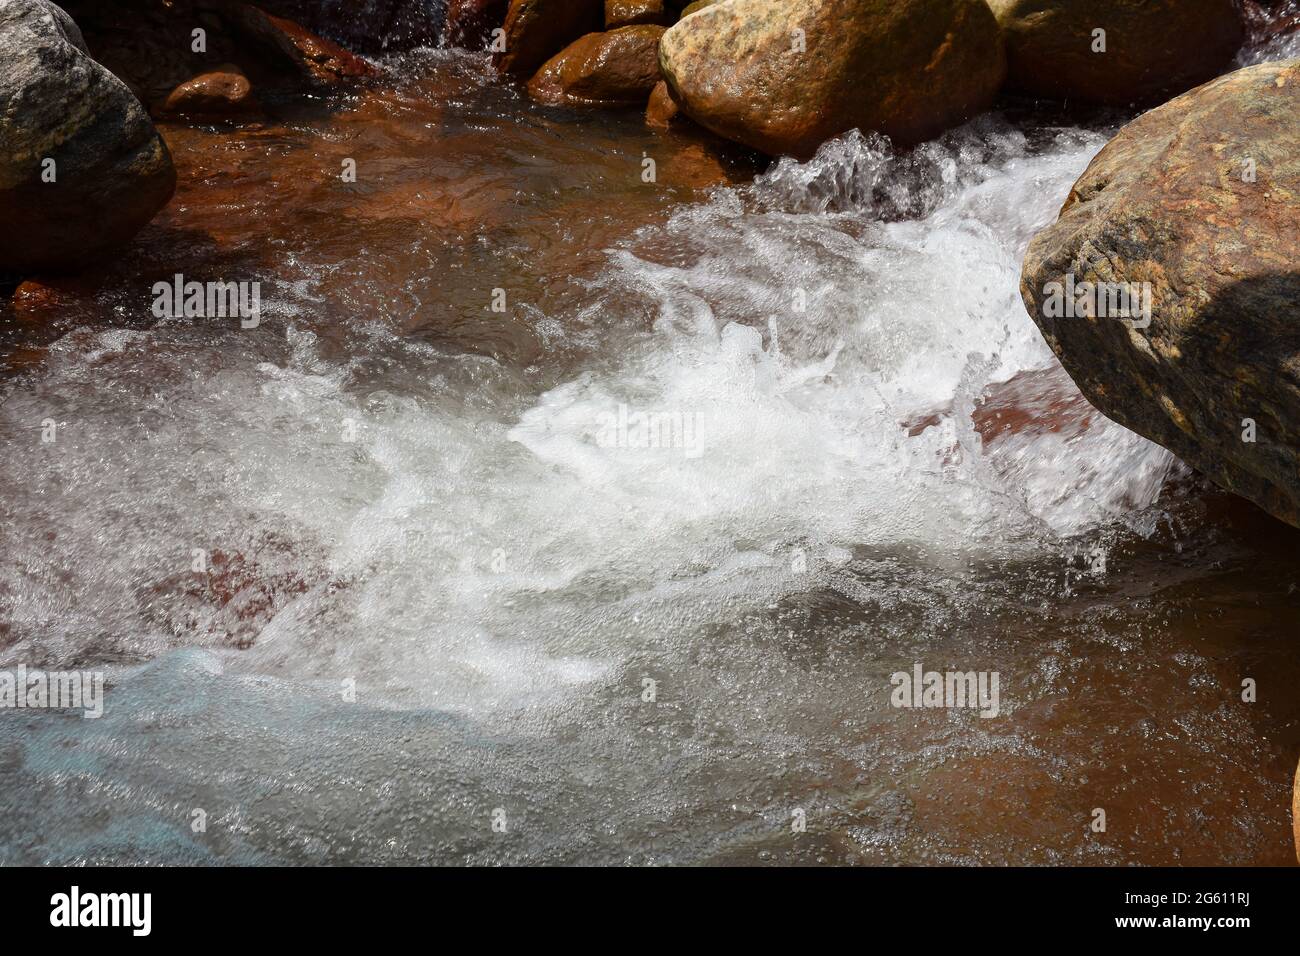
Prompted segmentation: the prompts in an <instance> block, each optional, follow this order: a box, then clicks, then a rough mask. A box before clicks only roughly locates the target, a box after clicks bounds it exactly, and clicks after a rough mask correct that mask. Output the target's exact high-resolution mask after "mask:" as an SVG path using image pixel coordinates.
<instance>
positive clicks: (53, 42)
mask: <svg viewBox="0 0 1300 956" xmlns="http://www.w3.org/2000/svg"><path fill="white" fill-rule="evenodd" d="M49 160H52V161H53V164H52V165H51V164H50V163H49V162H47V161H49ZM51 175H52V176H53V181H52V182H49V181H45V180H47V179H49V178H50V176H51ZM175 188H176V172H175V170H174V169H173V167H172V161H171V156H170V155H169V154H168V152H167V147H166V146H165V145H164V143H163V141H162V138H161V137H160V136H159V135H158V131H157V130H156V129H154V126H153V123H152V122H150V120H149V114H148V113H147V112H146V111H145V109H144V107H143V106H141V104H140V102H139V100H137V99H136V98H135V96H134V95H132V93H131V91H130V90H129V89H127V87H126V85H125V84H124V83H122V81H121V80H119V79H118V78H117V77H115V76H114V75H113V74H112V73H110V72H109V71H108V70H106V69H104V68H103V67H102V66H100V65H99V64H98V63H96V62H95V61H94V60H92V59H91V58H90V55H89V53H88V52H87V50H86V45H85V41H84V40H83V39H82V36H81V32H80V31H79V30H78V29H77V25H76V24H75V23H73V22H72V19H71V18H70V17H69V16H68V15H67V14H66V13H64V12H63V10H62V9H61V8H59V7H57V6H55V5H54V4H53V3H49V2H47V0H5V2H4V3H2V4H0V272H4V273H11V274H19V275H21V274H27V273H33V272H62V271H72V270H75V269H78V268H80V267H82V266H84V265H86V264H88V263H90V262H93V261H94V260H96V259H100V258H103V257H105V256H107V255H108V254H110V253H111V252H113V251H114V250H115V249H117V248H119V247H120V246H122V245H124V244H125V243H127V242H128V241H129V240H130V239H131V237H132V236H134V235H135V234H136V233H137V232H138V231H139V230H140V228H141V227H142V226H144V225H145V223H147V222H148V221H149V220H150V219H152V218H153V216H154V214H155V213H157V212H158V210H159V209H161V208H162V207H163V206H165V205H166V204H167V202H168V200H170V199H171V196H172V193H173V191H174V190H175Z"/></svg>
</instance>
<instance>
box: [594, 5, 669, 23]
mask: <svg viewBox="0 0 1300 956" xmlns="http://www.w3.org/2000/svg"><path fill="white" fill-rule="evenodd" d="M668 22H669V13H668V11H667V10H666V9H665V8H664V0H605V29H606V30H616V29H618V28H619V27H632V26H637V25H638V24H644V23H651V24H658V25H659V26H664V27H666V26H667V25H668Z"/></svg>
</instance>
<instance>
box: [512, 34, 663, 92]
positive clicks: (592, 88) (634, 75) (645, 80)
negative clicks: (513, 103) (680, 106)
mask: <svg viewBox="0 0 1300 956" xmlns="http://www.w3.org/2000/svg"><path fill="white" fill-rule="evenodd" d="M663 34H664V28H663V27H658V26H635V27H620V28H619V29H617V30H610V31H608V32H607V33H589V34H587V35H586V36H585V37H582V38H581V39H580V40H576V41H574V42H573V43H571V44H569V46H567V47H565V48H564V49H563V50H561V51H560V52H559V53H557V54H556V55H555V56H554V57H552V58H551V59H550V60H549V61H547V63H546V64H545V65H544V66H543V67H542V68H541V69H540V70H538V71H537V75H536V76H534V77H533V78H532V80H531V81H530V82H529V84H528V92H529V94H530V95H531V96H532V97H533V98H534V99H536V100H538V101H539V102H542V103H549V104H553V105H567V106H640V105H641V104H642V103H644V102H645V101H646V97H647V96H649V95H650V91H651V90H652V89H654V86H655V84H656V83H657V82H659V59H658V51H659V38H660V37H662V36H663Z"/></svg>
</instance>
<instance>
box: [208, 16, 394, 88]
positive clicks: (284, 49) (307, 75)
mask: <svg viewBox="0 0 1300 956" xmlns="http://www.w3.org/2000/svg"><path fill="white" fill-rule="evenodd" d="M232 16H233V17H234V19H235V22H236V24H237V29H239V30H240V32H242V33H243V34H244V35H245V36H247V37H248V38H249V39H251V40H252V41H253V42H255V43H260V44H261V45H262V46H263V48H264V49H267V50H269V51H271V52H273V53H276V54H278V55H279V56H280V57H281V58H282V60H283V62H284V63H285V64H286V65H288V66H290V67H291V68H293V69H295V70H296V71H297V72H298V73H299V75H300V76H301V77H302V78H303V79H304V80H306V81H307V82H308V83H311V84H313V85H315V86H334V85H337V84H338V83H339V82H340V81H343V80H352V79H357V78H359V77H363V76H370V75H371V74H373V73H374V72H375V69H374V67H372V66H371V65H370V64H369V63H367V62H366V61H365V60H363V59H361V57H359V56H357V55H356V54H354V53H351V52H349V51H348V50H345V49H344V48H343V47H341V46H339V45H338V44H337V43H334V42H333V41H331V40H326V39H325V38H324V37H318V36H317V35H316V34H314V33H312V32H311V31H310V30H308V29H306V28H305V27H302V26H300V25H298V24H297V23H295V22H294V21H292V20H286V19H284V18H282V17H275V16H272V15H271V14H269V13H265V12H263V11H262V10H259V9H258V8H257V7H254V6H251V5H250V4H240V5H238V6H237V7H236V8H235V9H234V11H233V13H232Z"/></svg>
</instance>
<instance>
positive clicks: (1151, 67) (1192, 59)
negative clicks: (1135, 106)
mask: <svg viewBox="0 0 1300 956" xmlns="http://www.w3.org/2000/svg"><path fill="white" fill-rule="evenodd" d="M989 3H990V5H991V6H992V8H993V11H994V13H995V15H996V16H997V18H998V23H999V25H1000V26H1001V27H1002V32H1003V36H1004V37H1005V40H1006V45H1007V65H1008V71H1009V72H1008V79H1009V81H1010V84H1011V86H1012V87H1013V88H1016V89H1019V90H1021V91H1023V92H1025V93H1029V94H1031V95H1034V96H1041V97H1046V98H1051V99H1059V100H1077V101H1080V102H1088V103H1098V104H1106V105H1113V106H1126V105H1129V104H1131V103H1150V102H1160V101H1162V100H1164V99H1167V98H1169V97H1170V96H1174V95H1176V94H1178V93H1182V92H1184V91H1186V90H1189V89H1191V88H1192V87H1193V86H1196V85H1197V84H1198V83H1203V82H1204V81H1206V80H1208V79H1210V78H1212V77H1214V76H1216V75H1218V74H1219V73H1220V72H1221V71H1222V70H1224V69H1226V68H1227V66H1228V64H1229V63H1230V62H1231V60H1232V57H1233V56H1234V54H1236V52H1237V50H1238V49H1239V48H1240V47H1241V44H1242V40H1243V39H1244V36H1245V32H1244V26H1243V24H1242V20H1241V15H1240V13H1239V12H1238V9H1237V5H1236V3H1235V2H1234V0H989Z"/></svg>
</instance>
